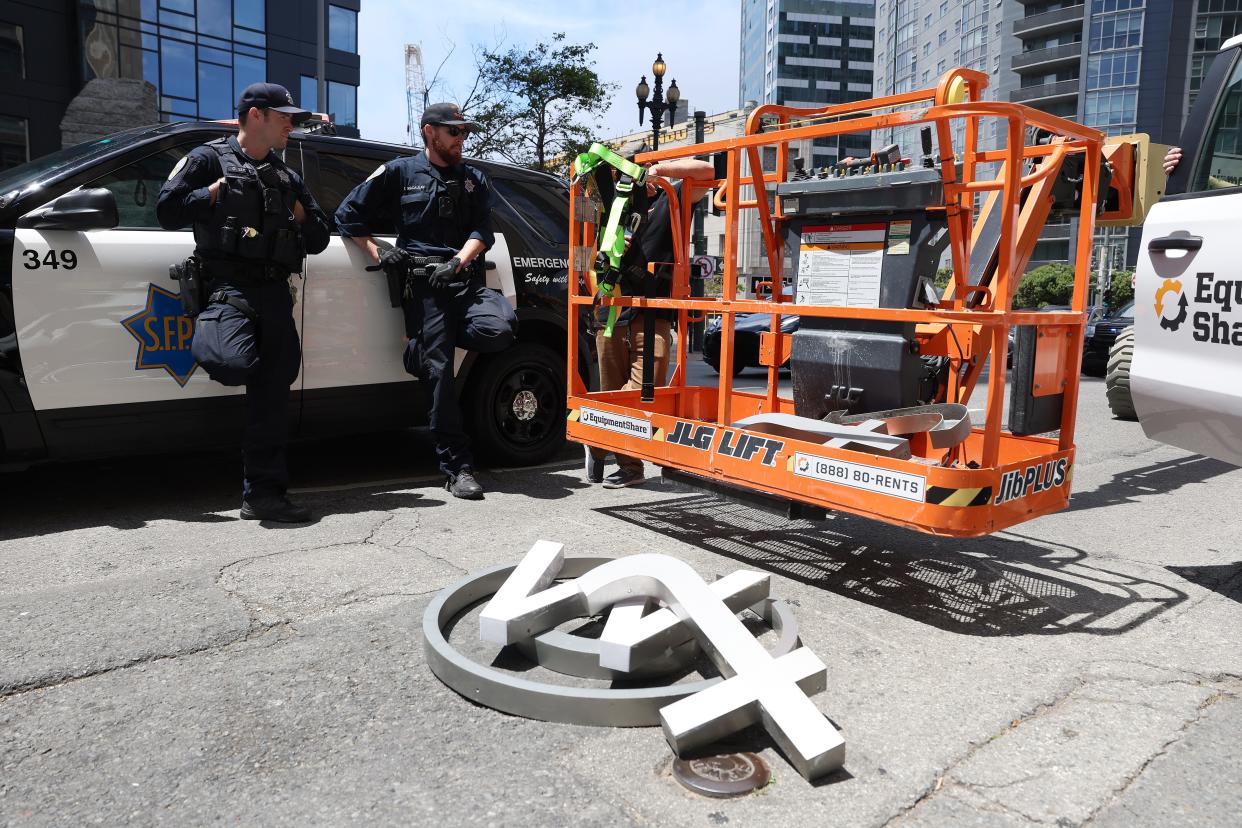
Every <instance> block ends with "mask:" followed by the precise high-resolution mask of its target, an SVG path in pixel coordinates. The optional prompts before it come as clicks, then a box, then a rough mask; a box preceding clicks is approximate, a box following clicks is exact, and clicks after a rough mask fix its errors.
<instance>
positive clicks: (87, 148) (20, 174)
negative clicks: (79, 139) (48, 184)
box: [0, 126, 151, 196]
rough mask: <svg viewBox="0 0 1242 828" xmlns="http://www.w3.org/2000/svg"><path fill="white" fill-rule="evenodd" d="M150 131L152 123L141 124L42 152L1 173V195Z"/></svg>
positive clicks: (113, 148)
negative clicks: (48, 151)
mask: <svg viewBox="0 0 1242 828" xmlns="http://www.w3.org/2000/svg"><path fill="white" fill-rule="evenodd" d="M150 134H151V127H149V126H145V127H138V128H136V129H130V130H126V131H125V132H118V133H116V134H115V135H109V136H108V137H106V138H100V139H98V140H96V141H87V142H86V143H83V144H77V145H75V146H72V147H65V148H64V149H62V150H57V151H56V152H53V153H49V154H47V155H44V156H41V157H39V158H36V159H35V160H33V161H28V162H27V163H25V164H21V165H20V166H17V167H14V168H13V169H11V170H5V171H4V172H2V173H0V196H3V195H6V194H7V193H9V192H11V191H13V190H20V189H22V188H24V187H25V186H26V185H28V184H30V183H32V182H34V181H37V180H39V179H40V178H42V177H43V176H44V175H46V174H47V173H48V172H50V171H52V170H54V169H56V168H57V167H61V166H64V165H66V164H71V163H74V162H76V161H80V160H85V159H87V158H93V157H95V156H97V155H103V154H105V153H109V152H112V151H113V150H117V149H120V148H122V147H126V146H129V145H130V144H133V143H136V142H137V141H139V140H141V139H143V138H145V137H147V136H149V135H150Z"/></svg>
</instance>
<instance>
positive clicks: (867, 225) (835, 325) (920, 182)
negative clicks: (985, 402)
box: [776, 134, 949, 419]
mask: <svg viewBox="0 0 1242 828" xmlns="http://www.w3.org/2000/svg"><path fill="white" fill-rule="evenodd" d="M930 143H931V136H930V135H929V134H928V135H925V136H924V141H923V144H924V146H923V149H924V157H923V159H922V162H921V163H919V164H911V163H910V161H909V160H908V159H905V158H903V157H902V156H901V152H900V150H899V148H898V147H897V145H895V144H894V145H890V146H888V147H886V148H884V149H883V150H880V151H879V152H876V153H874V154H872V155H871V156H870V157H869V158H864V159H858V160H850V161H847V162H846V163H841V164H837V165H835V166H832V167H823V168H821V169H819V170H817V171H811V170H806V169H803V168H802V166H801V165H800V164H798V162H796V161H795V171H794V173H793V174H792V176H791V177H790V180H789V181H787V182H785V183H783V184H779V185H777V188H776V191H777V194H778V195H779V196H780V199H781V211H782V214H783V215H784V216H785V218H786V221H785V222H784V224H783V232H784V243H785V255H786V258H787V259H788V260H789V261H791V262H792V263H793V264H794V268H793V272H794V273H795V274H796V276H795V283H794V300H795V303H796V304H799V305H840V306H844V307H852V308H926V307H931V306H934V305H935V304H936V303H937V302H938V301H939V296H938V294H937V291H936V290H935V288H934V286H933V280H934V277H935V274H936V269H937V266H938V265H939V262H940V257H941V254H942V253H943V252H944V250H945V248H946V246H947V244H948V238H949V237H948V232H947V227H946V222H945V212H944V210H943V209H929V208H943V205H944V189H943V184H942V180H941V174H940V171H939V170H938V169H936V168H935V166H934V163H933V161H932V156H931V147H930ZM943 362H944V361H943V360H939V359H933V358H926V359H924V358H923V357H921V356H920V354H919V346H918V340H917V339H916V337H915V326H914V325H913V324H912V323H902V322H876V321H868V320H857V319H854V320H851V319H833V318H829V317H808V316H804V317H803V318H802V323H801V327H800V329H799V330H798V331H797V332H795V333H794V334H793V337H792V342H791V348H790V369H791V372H792V375H793V392H794V409H795V412H796V413H797V414H798V415H799V416H804V417H811V418H814V419H821V418H823V417H824V416H825V415H827V414H829V413H831V412H834V411H846V412H849V413H858V412H864V411H881V410H886V409H893V408H904V407H909V406H914V405H919V404H922V403H927V402H932V401H934V400H935V399H936V397H937V393H938V389H939V387H940V385H941V383H942V382H943V381H944V374H945V371H946V370H947V368H946V366H945V365H944V364H943Z"/></svg>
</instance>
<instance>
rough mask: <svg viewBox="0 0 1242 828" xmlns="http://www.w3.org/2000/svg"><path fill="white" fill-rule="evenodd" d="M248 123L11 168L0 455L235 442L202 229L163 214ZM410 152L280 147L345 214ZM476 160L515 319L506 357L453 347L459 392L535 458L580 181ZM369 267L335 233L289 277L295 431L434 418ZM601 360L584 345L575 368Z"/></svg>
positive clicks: (232, 397)
mask: <svg viewBox="0 0 1242 828" xmlns="http://www.w3.org/2000/svg"><path fill="white" fill-rule="evenodd" d="M235 130H236V127H233V126H230V125H228V124H223V123H177V124H163V125H158V126H152V127H144V128H140V129H134V130H130V131H127V132H122V133H118V134H116V135H112V136H110V137H108V138H104V139H102V140H99V141H94V142H91V143H86V144H81V145H79V146H76V147H71V148H68V149H64V150H61V151H60V152H56V153H53V154H51V155H48V156H46V157H43V158H40V159H38V160H35V161H33V162H31V163H28V164H25V165H23V166H20V167H16V168H14V169H11V170H7V171H5V172H2V173H0V468H21V467H24V466H28V465H30V464H32V463H37V462H42V461H48V460H69V459H78V458H86V457H102V456H118V455H130V454H138V453H155V452H163V451H180V450H191V449H203V448H210V447H220V446H232V445H236V444H237V443H238V440H239V434H240V425H239V423H240V422H241V409H242V405H243V399H244V396H243V389H240V388H225V387H223V386H221V385H219V384H218V383H214V382H212V381H210V380H209V379H208V378H207V376H206V375H205V373H204V372H202V371H199V370H197V366H196V365H195V363H194V361H193V359H192V358H191V356H190V338H191V335H192V332H193V324H192V323H191V321H190V320H189V319H187V318H186V317H184V316H182V315H181V310H180V303H179V299H178V292H177V291H178V285H177V283H176V282H174V281H171V279H170V277H169V266H170V265H172V264H174V263H176V262H180V261H182V260H183V259H185V258H186V257H187V256H188V255H190V253H191V252H192V251H193V249H194V240H193V238H192V234H191V232H190V231H189V230H188V229H187V230H185V231H177V232H170V231H167V230H163V229H161V228H160V226H159V224H158V222H157V221H156V219H155V202H156V198H157V196H158V195H159V192H160V187H161V185H163V183H164V181H165V179H167V178H168V175H169V173H170V172H171V171H172V169H173V167H174V166H175V165H176V164H177V162H178V161H180V160H181V158H182V157H184V156H185V155H186V154H187V153H188V152H189V151H190V150H191V149H193V148H194V147H196V146H198V145H200V144H202V143H204V142H206V141H210V140H212V139H214V138H218V137H220V136H222V135H225V134H228V133H229V132H232V131H235ZM413 152H416V150H415V149H414V148H411V147H405V146H398V145H390V144H382V143H376V142H373V141H361V140H354V139H347V138H338V137H332V136H327V135H318V134H311V133H295V134H294V135H293V136H292V137H291V138H290V141H289V146H288V149H287V150H286V154H285V161H286V162H287V163H288V164H289V166H290V167H292V168H293V169H295V170H297V171H298V172H299V173H300V174H301V175H302V177H303V178H304V179H305V180H306V182H307V184H308V185H309V187H310V189H311V191H312V192H313V193H314V195H315V198H316V199H317V200H318V201H319V204H320V206H322V207H323V209H324V211H325V212H326V213H327V214H328V215H329V216H331V215H332V213H333V211H335V210H336V207H337V204H338V203H339V202H340V201H341V199H342V198H344V197H345V195H346V194H347V193H348V192H349V191H350V190H351V189H353V188H354V186H355V185H357V184H358V183H359V182H361V181H362V180H363V179H365V178H366V177H367V176H368V175H370V174H371V172H372V171H374V170H375V168H376V167H378V166H379V165H380V164H382V163H384V162H385V161H388V160H390V159H392V158H395V157H397V156H399V155H404V154H410V153H413ZM471 163H475V164H477V165H478V166H479V167H480V168H481V169H483V171H484V172H486V174H487V175H488V177H489V178H490V179H491V182H492V186H493V191H494V198H493V228H494V229H495V231H496V244H495V246H494V247H493V248H492V249H491V250H490V251H489V252H488V254H487V258H488V262H489V265H488V267H489V270H488V271H487V279H488V284H489V285H490V286H492V287H494V288H496V289H497V290H499V291H500V292H501V293H503V294H504V296H505V297H506V298H507V299H508V300H509V301H510V302H512V303H513V305H514V306H515V308H516V312H517V315H518V318H519V319H520V320H521V327H520V331H519V337H518V342H517V343H516V344H515V345H514V346H513V347H511V348H509V349H508V350H506V351H503V352H501V353H498V354H492V355H487V356H479V355H475V354H470V353H465V352H459V353H458V376H459V378H460V380H459V382H458V385H457V387H458V388H459V389H460V393H461V395H462V397H463V400H462V403H463V405H462V409H463V412H464V413H465V416H466V417H467V418H468V424H469V426H470V431H471V433H472V435H473V437H474V440H475V443H476V446H477V447H478V449H479V450H480V453H482V454H484V455H485V456H487V457H489V458H490V459H491V460H492V461H493V462H496V463H501V464H514V465H519V464H522V465H524V464H532V463H538V462H541V461H543V460H545V459H547V458H548V457H550V456H551V455H553V454H554V453H555V452H556V451H557V450H558V449H559V448H560V447H561V445H562V444H563V441H564V417H565V366H566V359H565V347H566V342H567V340H568V338H567V336H566V333H565V324H566V322H565V320H566V318H567V313H566V293H567V281H568V262H567V260H566V256H567V253H568V244H567V242H568V239H567V233H568V227H569V216H568V210H569V199H568V191H567V189H566V186H565V184H564V183H563V182H562V181H560V180H559V179H557V178H555V177H553V176H550V175H544V174H542V173H537V172H532V171H529V170H524V169H521V168H517V167H512V166H508V165H504V164H494V163H488V162H471ZM381 237H382V234H381ZM390 240H391V239H390ZM368 263H369V262H367V261H366V260H364V258H363V255H362V252H361V251H360V250H359V249H358V247H357V246H356V245H353V244H350V243H347V242H346V240H345V239H342V238H341V237H340V236H339V235H334V236H333V238H332V241H331V243H330V244H329V245H328V248H327V250H325V251H324V252H323V253H321V254H319V255H317V256H310V257H309V258H308V260H307V262H306V272H305V278H304V279H299V278H297V277H294V278H293V279H292V280H291V281H292V284H293V285H294V287H295V288H296V290H297V302H296V305H295V307H294V315H295V318H296V320H297V325H298V330H299V333H300V335H301V339H302V370H301V373H300V374H299V376H298V378H297V380H296V381H295V383H294V386H293V395H294V396H293V403H292V404H291V405H290V409H289V410H290V417H291V422H290V433H291V435H293V436H294V438H295V439H308V438H317V437H325V436H332V435H336V434H347V433H351V432H361V431H378V430H384V429H390V428H400V427H403V426H412V425H423V424H425V423H426V417H427V410H426V403H425V402H424V400H423V395H421V394H419V393H418V391H417V387H416V386H417V381H416V380H413V379H411V378H410V377H409V375H407V374H406V373H405V372H404V371H403V370H402V366H401V351H402V348H403V347H404V343H405V336H404V328H403V324H402V318H401V311H400V310H399V309H394V308H393V307H392V306H391V305H390V303H389V298H388V288H387V284H386V281H385V278H384V274H383V273H382V272H367V271H365V270H364V267H365V265H367V264H368ZM587 339H589V338H587V337H584V341H585V340H587ZM592 362H593V361H592V360H591V359H590V358H589V355H588V354H585V353H584V354H580V355H579V359H578V364H579V366H580V369H581V370H584V371H585V370H588V367H587V366H590V365H591V364H592Z"/></svg>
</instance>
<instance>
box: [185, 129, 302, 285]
mask: <svg viewBox="0 0 1242 828" xmlns="http://www.w3.org/2000/svg"><path fill="white" fill-rule="evenodd" d="M206 146H207V147H209V148H210V149H211V150H213V151H214V152H215V153H216V154H217V155H218V156H219V157H220V168H221V169H222V170H223V171H224V179H225V182H224V184H223V185H221V187H220V192H219V193H218V194H217V196H216V204H215V209H214V210H213V211H212V216H211V220H210V221H206V222H195V223H194V242H195V244H196V246H197V249H198V253H199V254H200V255H202V256H204V257H206V258H212V257H222V258H231V259H244V260H247V261H254V262H256V263H262V264H274V265H277V266H279V267H282V268H285V269H286V270H289V271H290V272H292V273H299V272H301V270H302V262H303V260H304V258H305V256H306V245H305V242H304V241H303V239H302V231H301V228H300V227H299V226H298V223H297V221H296V220H295V219H294V217H293V205H294V202H296V201H297V194H296V193H295V192H294V189H293V182H292V181H290V179H289V173H288V172H286V171H285V170H283V169H279V168H277V167H276V166H274V165H272V164H269V163H267V162H266V161H262V162H259V163H258V164H256V163H254V162H253V161H251V160H250V159H248V158H247V157H246V156H245V155H244V154H243V153H241V152H238V151H237V150H236V149H234V148H233V145H232V143H231V142H230V141H229V139H227V138H220V139H217V140H215V141H210V142H208V143H207V144H206Z"/></svg>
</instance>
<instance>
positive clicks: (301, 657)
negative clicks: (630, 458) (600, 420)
mask: <svg viewBox="0 0 1242 828" xmlns="http://www.w3.org/2000/svg"><path fill="white" fill-rule="evenodd" d="M1077 442H1078V446H1079V453H1078V458H1077V462H1076V468H1075V469H1074V476H1073V486H1074V499H1073V501H1072V503H1071V505H1070V507H1069V508H1068V509H1067V510H1066V511H1064V512H1062V513H1060V514H1057V515H1052V516H1048V517H1045V518H1041V519H1038V520H1035V521H1031V522H1029V523H1026V524H1024V525H1021V526H1018V527H1015V528H1014V529H1012V530H1010V531H1006V532H1001V533H997V534H996V535H993V536H991V537H987V538H980V539H974V540H954V539H947V538H933V537H929V536H924V535H920V534H918V533H915V532H911V531H907V530H904V529H899V528H895V527H890V526H885V525H881V524H877V523H872V522H868V521H865V520H861V519H857V518H853V517H849V516H845V515H833V516H830V517H829V519H828V520H826V521H824V522H822V523H810V522H803V521H789V520H785V519H783V518H779V517H775V516H773V515H771V514H768V513H765V512H761V511H757V510H755V509H752V508H749V507H743V506H740V505H736V504H733V503H729V502H726V501H722V500H719V499H716V498H714V497H712V496H708V495H705V494H702V493H696V492H687V491H680V490H672V489H667V488H664V487H662V486H660V485H658V484H655V483H651V484H648V485H646V486H642V487H637V488H631V489H621V490H611V491H609V490H603V489H601V488H599V487H598V486H595V487H591V486H588V485H587V484H585V483H584V482H583V481H582V477H581V470H580V468H579V464H578V462H577V458H578V457H580V453H579V451H578V450H577V448H576V447H573V448H571V449H567V450H566V452H565V454H564V455H563V456H562V457H561V458H560V459H559V460H558V461H557V462H554V463H552V464H549V465H548V466H545V467H542V468H538V469H525V470H508V469H500V470H484V471H482V472H481V473H480V479H481V481H482V482H483V484H484V485H485V486H486V487H487V495H486V498H485V499H484V500H482V501H478V502H465V501H457V500H454V499H453V498H452V497H451V496H449V495H448V494H447V493H446V492H445V491H444V490H443V489H442V488H441V486H440V482H439V480H438V479H437V478H436V476H435V474H434V464H433V462H432V459H431V454H430V446H429V444H428V441H427V438H426V435H425V434H423V433H420V432H404V433H400V434H388V435H374V436H369V437H364V438H354V439H350V440H337V441H330V442H324V443H315V444H310V445H302V446H299V447H297V448H296V449H295V450H294V452H293V458H292V465H293V469H292V471H293V479H294V480H295V482H296V483H297V484H298V486H299V487H300V489H299V492H298V494H297V495H296V496H297V498H298V499H300V500H301V501H302V502H304V503H306V504H307V505H308V506H310V507H311V508H312V509H313V510H314V511H315V512H316V513H317V514H318V515H319V518H318V520H317V521H316V522H314V523H312V524H309V525H305V526H275V525H273V526H265V525H260V524H256V523H253V522H248V521H240V520H238V519H237V513H238V507H239V506H240V503H239V502H238V501H239V495H238V492H237V489H238V485H239V482H238V479H237V477H238V468H237V467H238V463H237V461H236V459H235V458H234V456H232V454H231V453H230V452H220V453H216V454H212V455H187V456H180V457H162V458H133V459H130V460H126V461H123V462H107V463H102V462H101V463H90V464H77V465H65V466H49V467H44V468H39V469H34V470H31V471H29V472H25V473H20V474H10V475H6V476H4V477H3V478H0V510H3V512H2V513H3V522H2V524H0V571H2V572H3V578H2V579H0V654H3V658H0V824H3V825H15V826H27V825H66V824H120V823H127V824H139V825H142V824H194V825H198V824H214V823H217V822H219V823H226V822H227V823H232V824H243V825H299V826H302V825H335V824H345V823H361V822H367V823H371V824H403V825H404V824H430V823H432V822H433V821H435V822H438V823H442V824H446V825H476V824H477V825H517V824H521V825H562V824H575V825H578V824H583V825H613V824H630V825H661V826H663V825H672V826H681V825H686V826H700V825H722V824H738V825H773V824H781V825H789V826H801V825H806V826H823V825H849V826H855V825H864V826H882V825H890V824H891V825H909V826H916V825H917V826H924V825H927V826H931V825H935V826H943V825H951V826H959V825H987V826H993V825H1002V826H1003V825H1025V824H1028V823H1036V824H1051V825H1058V826H1061V825H1098V826H1122V825H1124V826H1135V825H1140V826H1143V825H1152V826H1155V825H1162V826H1163V825H1196V826H1200V825H1221V826H1224V825H1230V826H1236V825H1237V824H1238V819H1239V816H1238V815H1239V814H1242V747H1240V743H1242V740H1240V739H1239V734H1242V552H1240V551H1239V547H1238V542H1237V526H1238V525H1239V518H1238V511H1239V508H1240V507H1239V505H1238V504H1239V502H1240V499H1239V497H1238V494H1239V492H1240V491H1242V470H1237V469H1233V468H1230V467H1228V466H1226V465H1224V464H1222V463H1218V462H1216V461H1212V460H1208V459H1205V458H1202V457H1195V456H1191V455H1187V454H1186V453H1184V452H1180V451H1177V450H1175V449H1170V448H1167V447H1164V446H1160V445H1157V444H1155V443H1151V442H1149V441H1147V440H1146V439H1145V438H1144V437H1143V435H1142V432H1141V430H1140V429H1139V427H1138V426H1137V425H1136V424H1133V423H1123V422H1119V421H1115V420H1112V419H1111V418H1110V417H1109V416H1108V414H1107V408H1106V406H1105V403H1104V395H1103V388H1102V386H1101V385H1100V383H1099V382H1098V381H1093V380H1090V379H1087V378H1084V382H1083V387H1082V394H1081V398H1080V407H1079V428H1078V439H1077ZM539 539H549V540H555V541H559V542H562V543H564V544H565V546H566V551H567V553H568V554H571V555H572V554H605V555H623V554H628V553H635V552H650V551H655V552H664V553H668V554H672V555H675V556H677V557H679V558H681V559H684V560H686V561H688V562H689V563H690V564H692V565H693V566H694V567H695V568H696V569H697V570H698V571H699V572H700V573H701V574H703V575H704V576H707V577H710V576H713V575H716V574H723V573H727V572H730V571H733V570H735V569H739V568H752V569H758V570H761V571H765V572H769V573H771V574H772V576H773V578H772V584H773V588H772V592H773V595H775V596H777V597H780V598H784V599H786V600H788V601H789V602H790V604H791V605H792V606H793V610H794V613H795V615H796V617H797V618H798V621H799V623H800V629H801V636H802V640H803V642H804V644H806V645H807V646H809V647H810V648H811V649H812V650H813V651H814V652H815V653H817V654H818V655H819V656H820V658H822V659H823V660H824V662H825V663H826V664H827V666H828V689H827V691H826V692H825V693H822V694H819V695H817V696H816V697H815V702H816V704H817V705H818V706H819V707H820V709H821V710H823V711H824V713H825V714H826V715H828V716H829V717H830V718H831V719H832V721H833V722H834V723H835V724H836V725H837V726H838V727H839V728H840V729H841V731H842V732H843V734H844V736H845V739H846V744H847V755H846V763H845V769H844V770H843V771H842V772H839V773H837V774H834V775H833V776H831V777H829V778H828V779H827V780H824V781H823V782H821V783H820V784H818V785H809V784H807V783H806V782H805V781H804V780H803V779H802V778H801V777H799V776H798V775H797V774H796V773H795V772H794V771H793V770H792V768H791V767H790V766H789V765H788V764H787V763H786V762H785V760H784V759H783V758H782V757H781V756H780V754H779V753H778V752H777V751H776V749H775V748H774V747H773V745H772V743H771V742H770V741H769V740H768V739H767V737H766V736H765V735H764V734H763V733H762V732H761V731H758V730H751V731H746V732H744V733H742V734H740V735H739V736H738V737H736V738H735V739H733V740H731V742H730V743H729V745H727V747H732V748H737V747H742V748H746V749H751V750H757V751H759V752H760V753H761V755H762V756H763V757H764V758H765V759H766V761H767V762H768V764H769V765H770V767H771V768H772V771H773V778H774V781H773V783H772V784H770V785H769V786H768V787H766V788H765V789H763V790H762V791H759V792H757V793H755V794H752V795H750V796H747V797H743V798H740V799H734V800H713V799H706V798H702V797H699V796H697V795H695V794H692V793H690V792H688V791H687V790H685V789H683V788H682V787H680V785H679V784H678V783H677V782H676V781H675V780H674V779H673V777H672V774H671V758H672V757H671V754H670V751H669V748H668V746H667V743H666V742H665V740H664V737H663V734H662V733H661V732H660V730H659V728H632V729H605V728H591V727H583V726H573V725H564V724H549V723H544V722H537V721H530V720H525V719H520V718H515V717H512V716H507V715H504V714H501V713H498V712H495V711H492V710H490V709H486V708H483V707H479V706H476V705H474V704H472V703H471V702H469V701H467V700H466V699H464V698H462V697H460V696H458V695H457V694H456V693H454V692H453V691H451V690H449V689H448V688H446V687H445V686H444V685H442V684H441V683H440V682H439V681H438V680H437V679H436V678H435V677H434V676H433V675H432V674H431V672H430V670H429V669H428V667H427V664H426V660H425V659H424V656H423V644H422V636H421V623H422V615H423V611H424V609H425V608H426V607H427V605H428V603H429V602H430V601H431V600H432V598H433V597H434V595H435V594H436V593H437V592H438V591H439V590H441V589H442V588H444V587H445V586H447V585H449V584H450V583H453V582H455V581H457V580H459V579H460V578H462V577H463V576H464V575H465V574H467V573H470V572H475V571H478V570H481V569H484V568H487V567H491V566H494V565H497V564H501V563H509V562H515V561H516V560H517V559H518V558H519V557H520V556H521V555H522V554H523V553H524V552H525V551H526V550H527V549H528V548H529V547H530V546H531V544H533V543H534V542H535V541H536V540H539ZM475 629H477V627H474V628H472V627H471V624H469V623H462V624H460V625H458V626H457V628H455V629H454V631H453V634H454V641H465V640H466V639H467V638H469V636H470V635H471V633H472V632H473V630H475ZM474 634H475V635H476V636H477V633H474ZM462 646H463V649H464V648H465V646H466V645H465V644H463V645H462ZM474 646H475V648H476V649H477V645H474ZM538 671H539V668H535V672H532V674H531V675H535V674H536V673H537V672H538Z"/></svg>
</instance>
